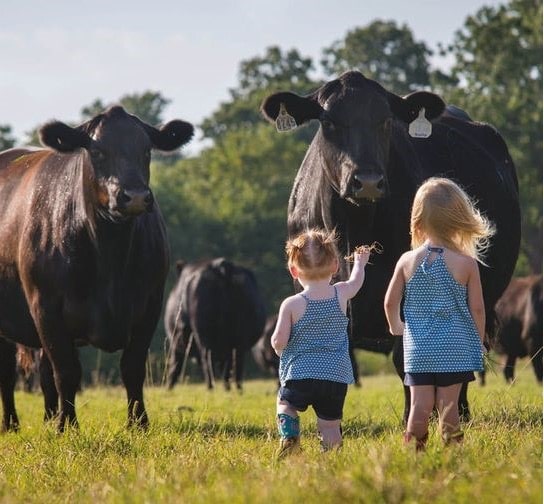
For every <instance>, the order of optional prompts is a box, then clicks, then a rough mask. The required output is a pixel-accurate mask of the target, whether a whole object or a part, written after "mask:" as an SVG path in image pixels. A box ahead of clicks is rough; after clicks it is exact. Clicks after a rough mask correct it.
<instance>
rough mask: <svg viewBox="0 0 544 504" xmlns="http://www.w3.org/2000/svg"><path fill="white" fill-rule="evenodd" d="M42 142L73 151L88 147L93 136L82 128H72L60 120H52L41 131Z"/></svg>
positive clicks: (52, 147)
mask: <svg viewBox="0 0 544 504" xmlns="http://www.w3.org/2000/svg"><path fill="white" fill-rule="evenodd" d="M38 133H39V135H40V142H41V143H42V144H43V145H44V146H45V147H51V149H54V150H56V151H59V152H72V151H74V150H76V149H80V148H82V147H83V148H85V149H86V148H88V147H89V145H90V143H91V137H90V136H89V135H88V134H87V133H86V132H85V131H84V130H83V129H81V128H72V127H70V126H68V125H67V124H64V123H63V122H60V121H52V122H49V123H47V124H45V125H43V126H42V127H41V128H40V129H39V131H38Z"/></svg>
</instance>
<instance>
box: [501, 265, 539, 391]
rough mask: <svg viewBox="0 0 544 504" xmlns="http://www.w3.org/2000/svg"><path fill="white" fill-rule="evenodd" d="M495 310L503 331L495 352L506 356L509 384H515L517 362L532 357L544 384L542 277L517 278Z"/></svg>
mask: <svg viewBox="0 0 544 504" xmlns="http://www.w3.org/2000/svg"><path fill="white" fill-rule="evenodd" d="M495 310H496V312H497V318H498V323H499V328H498V332H497V337H496V343H495V346H494V347H493V349H494V350H495V351H496V352H497V353H498V354H501V355H504V369H503V372H504V377H505V379H506V381H508V382H513V381H514V369H515V365H516V360H517V359H518V358H522V357H527V356H529V357H530V359H531V364H532V365H533V370H534V372H535V376H536V379H537V380H538V381H539V382H540V383H542V275H530V276H525V277H518V278H513V279H512V281H511V282H510V284H509V285H508V287H507V288H506V290H505V291H504V294H503V295H502V297H501V298H500V299H499V301H498V303H497V305H496V307H495Z"/></svg>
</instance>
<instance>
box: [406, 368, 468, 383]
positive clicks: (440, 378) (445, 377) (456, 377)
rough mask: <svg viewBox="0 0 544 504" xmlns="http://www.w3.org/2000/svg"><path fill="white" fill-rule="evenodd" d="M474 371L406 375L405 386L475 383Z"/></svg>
mask: <svg viewBox="0 0 544 504" xmlns="http://www.w3.org/2000/svg"><path fill="white" fill-rule="evenodd" d="M474 380H475V378H474V373H473V372H472V371H460V372H457V373H405V375H404V385H408V386H417V385H434V386H435V387H449V386H450V385H455V384H456V383H465V382H471V381H474Z"/></svg>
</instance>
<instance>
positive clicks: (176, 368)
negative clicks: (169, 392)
mask: <svg viewBox="0 0 544 504" xmlns="http://www.w3.org/2000/svg"><path fill="white" fill-rule="evenodd" d="M190 332H191V330H190V329H189V328H185V327H183V328H181V329H178V331H177V332H176V334H174V337H173V341H171V342H170V344H171V347H170V353H169V356H168V378H167V382H168V388H169V389H172V388H173V387H174V385H175V384H176V382H177V381H178V378H179V375H180V374H181V371H182V369H183V365H184V364H186V361H187V359H188V357H189V355H188V352H190V347H189V345H188V344H186V342H188V341H189V336H190ZM186 352H187V355H186ZM182 379H183V377H182Z"/></svg>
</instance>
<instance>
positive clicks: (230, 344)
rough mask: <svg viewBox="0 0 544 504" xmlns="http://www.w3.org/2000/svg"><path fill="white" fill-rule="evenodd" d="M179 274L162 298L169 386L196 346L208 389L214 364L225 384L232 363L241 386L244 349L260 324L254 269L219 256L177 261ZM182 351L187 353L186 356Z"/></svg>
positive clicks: (262, 316) (262, 313)
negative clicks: (180, 262) (167, 346)
mask: <svg viewBox="0 0 544 504" xmlns="http://www.w3.org/2000/svg"><path fill="white" fill-rule="evenodd" d="M178 272H179V278H178V281H177V283H176V285H175V286H174V288H173V289H172V291H171V292H170V295H169V297H168V301H167V303H166V311H165V318H164V323H165V328H166V334H167V339H168V342H169V358H168V387H169V388H172V387H173V386H174V384H175V383H176V381H177V379H178V377H179V375H180V373H181V371H182V368H183V363H184V362H186V360H187V357H188V356H189V355H191V353H190V352H191V351H192V349H193V348H194V349H196V350H197V352H198V356H199V359H200V363H201V367H202V371H203V373H204V378H205V380H206V382H207V384H208V388H210V389H211V388H213V385H214V371H213V368H214V365H215V367H217V368H219V369H220V370H221V371H222V373H223V380H224V385H225V388H226V389H227V390H229V389H230V377H231V372H232V369H233V367H234V369H235V379H236V386H237V388H238V389H239V390H241V388H242V377H243V372H244V360H245V354H246V352H247V351H248V350H249V349H250V348H251V347H252V346H253V345H254V344H255V342H256V341H257V339H258V338H259V336H260V335H261V333H262V330H263V327H264V323H265V307H264V302H263V300H262V297H261V295H260V293H259V290H258V287H257V282H256V280H255V277H254V275H253V273H252V272H251V271H250V270H248V269H247V268H244V267H243V266H239V265H236V264H234V263H232V262H231V261H228V260H226V259H224V258H216V259H213V260H203V261H198V262H193V263H188V264H184V265H180V264H179V263H178ZM186 354H187V355H186Z"/></svg>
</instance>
